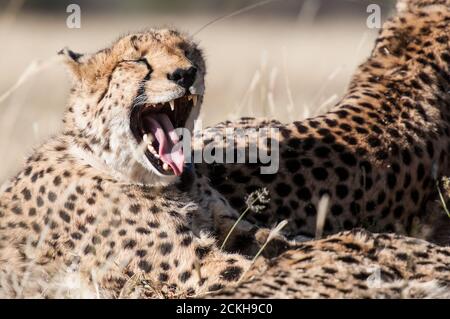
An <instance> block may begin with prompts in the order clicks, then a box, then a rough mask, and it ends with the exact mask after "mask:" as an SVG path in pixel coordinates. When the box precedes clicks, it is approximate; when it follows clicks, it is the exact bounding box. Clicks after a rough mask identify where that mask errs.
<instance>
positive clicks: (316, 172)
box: [312, 167, 328, 181]
mask: <svg viewBox="0 0 450 319" xmlns="http://www.w3.org/2000/svg"><path fill="white" fill-rule="evenodd" d="M312 174H313V176H314V178H315V179H316V180H318V181H324V180H326V179H327V177H328V172H327V170H326V169H325V168H323V167H315V168H313V170H312Z"/></svg>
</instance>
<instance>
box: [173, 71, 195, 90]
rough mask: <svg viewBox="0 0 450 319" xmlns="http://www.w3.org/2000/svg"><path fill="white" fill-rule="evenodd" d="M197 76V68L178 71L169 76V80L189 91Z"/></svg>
mask: <svg viewBox="0 0 450 319" xmlns="http://www.w3.org/2000/svg"><path fill="white" fill-rule="evenodd" d="M196 75H197V68H195V67H190V68H189V69H176V70H175V72H173V73H172V74H168V75H167V78H168V79H169V80H171V81H174V82H175V83H176V84H178V85H180V86H182V87H184V88H185V89H186V90H187V89H189V88H190V87H191V85H192V84H194V81H195V76H196Z"/></svg>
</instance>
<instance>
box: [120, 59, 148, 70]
mask: <svg viewBox="0 0 450 319" xmlns="http://www.w3.org/2000/svg"><path fill="white" fill-rule="evenodd" d="M122 62H128V63H143V64H145V65H146V66H147V69H149V70H150V71H152V70H153V69H152V67H151V65H150V63H148V61H147V59H146V58H140V59H137V60H122Z"/></svg>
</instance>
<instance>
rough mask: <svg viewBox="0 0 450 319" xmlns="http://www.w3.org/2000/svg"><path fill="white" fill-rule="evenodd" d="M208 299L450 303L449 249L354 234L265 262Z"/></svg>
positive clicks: (393, 236) (397, 237)
mask: <svg viewBox="0 0 450 319" xmlns="http://www.w3.org/2000/svg"><path fill="white" fill-rule="evenodd" d="M208 298H239V299H246V298H252V299H254V298H278V299H279V298H281V299H286V298H396V299H398V298H409V299H410V298H420V299H422V298H450V249H449V247H441V246H437V245H433V244H430V243H429V242H426V241H423V240H419V239H416V238H409V237H404V236H400V235H396V234H371V233H369V232H367V231H364V230H360V229H354V230H352V231H345V232H342V233H339V234H335V235H331V236H329V237H327V238H325V239H321V240H317V241H311V242H304V243H300V244H298V245H297V247H292V248H291V249H290V250H289V251H287V252H285V253H283V254H282V255H281V256H279V257H278V258H276V259H273V260H269V261H266V260H262V259H261V260H259V261H258V262H257V263H256V264H255V266H254V267H253V268H252V269H251V271H249V272H248V273H246V274H245V275H244V278H243V279H242V281H241V283H240V284H239V285H238V286H231V287H227V288H225V289H222V290H221V291H218V292H213V293H212V294H210V295H208Z"/></svg>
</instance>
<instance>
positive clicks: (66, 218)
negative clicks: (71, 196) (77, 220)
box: [59, 210, 70, 223]
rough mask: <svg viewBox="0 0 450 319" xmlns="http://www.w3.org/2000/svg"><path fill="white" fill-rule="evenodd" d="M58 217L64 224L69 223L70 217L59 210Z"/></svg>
mask: <svg viewBox="0 0 450 319" xmlns="http://www.w3.org/2000/svg"><path fill="white" fill-rule="evenodd" d="M59 217H61V219H62V220H63V221H65V222H66V223H70V216H69V214H67V213H66V212H65V211H63V210H60V211H59Z"/></svg>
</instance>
